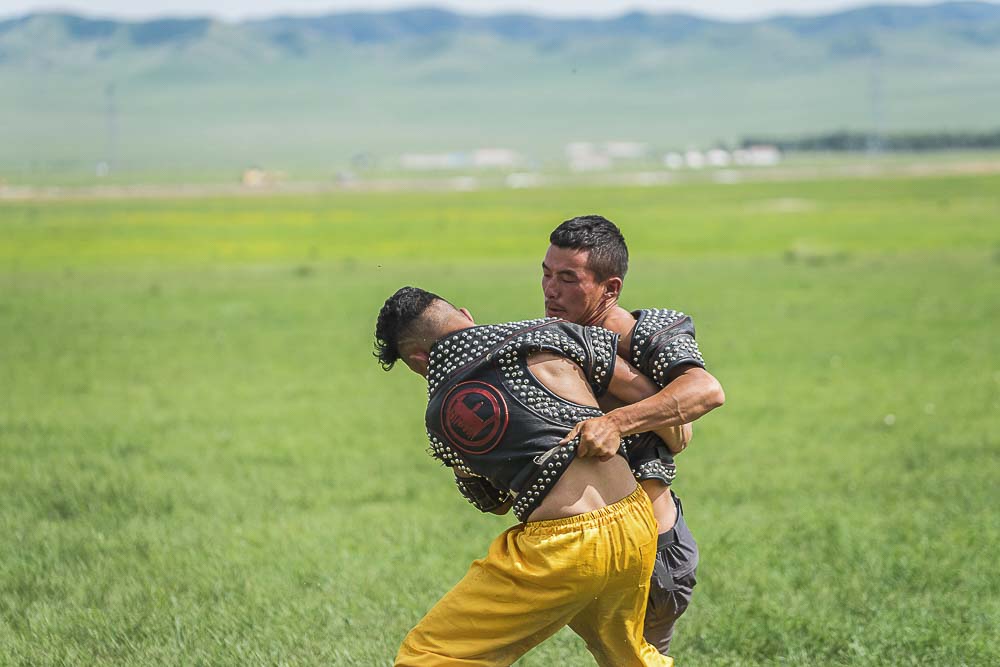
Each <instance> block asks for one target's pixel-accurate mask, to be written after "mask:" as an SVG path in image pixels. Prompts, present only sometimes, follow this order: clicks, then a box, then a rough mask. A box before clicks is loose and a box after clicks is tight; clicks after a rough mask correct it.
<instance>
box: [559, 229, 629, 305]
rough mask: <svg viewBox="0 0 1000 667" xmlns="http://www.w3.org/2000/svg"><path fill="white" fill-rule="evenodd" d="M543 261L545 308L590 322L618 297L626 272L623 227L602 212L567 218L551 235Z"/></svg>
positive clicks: (626, 263) (626, 255)
mask: <svg viewBox="0 0 1000 667" xmlns="http://www.w3.org/2000/svg"><path fill="white" fill-rule="evenodd" d="M549 242H550V244H551V245H550V246H549V249H548V252H546V253H545V260H544V261H543V262H542V292H543V294H544V295H545V314H546V315H548V316H549V317H561V318H563V319H565V320H569V321H570V322H576V323H577V324H593V323H597V322H599V321H600V320H601V318H602V317H603V315H604V314H605V313H607V312H608V310H610V309H611V308H613V307H614V306H615V305H616V304H617V303H618V296H619V295H620V294H621V291H622V282H623V280H624V279H625V274H626V272H628V247H627V246H626V245H625V237H623V236H622V233H621V230H620V229H618V227H617V226H615V223H613V222H611V221H610V220H608V219H607V218H605V217H603V216H600V215H582V216H579V217H576V218H572V219H570V220H567V221H565V222H564V223H562V224H561V225H559V226H558V227H556V228H555V230H554V231H553V232H552V234H551V235H550V236H549Z"/></svg>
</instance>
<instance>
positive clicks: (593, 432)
mask: <svg viewBox="0 0 1000 667" xmlns="http://www.w3.org/2000/svg"><path fill="white" fill-rule="evenodd" d="M577 436H580V444H579V445H578V446H577V448H576V455H577V456H578V457H583V458H586V457H588V456H594V457H597V458H598V459H599V460H601V461H610V460H611V459H612V458H613V457H614V456H615V454H617V453H618V450H619V448H621V445H622V432H621V429H620V428H619V427H618V424H617V423H616V422H615V420H614V418H613V417H609V416H608V415H604V416H603V417H594V418H593V419H587V420H585V421H582V422H579V423H578V424H577V425H576V426H574V427H573V428H572V430H570V432H569V433H567V434H566V437H565V438H563V439H562V440H560V441H559V444H560V445H565V444H566V443H567V442H569V441H570V440H572V439H573V438H575V437H577Z"/></svg>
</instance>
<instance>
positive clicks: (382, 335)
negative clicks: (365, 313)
mask: <svg viewBox="0 0 1000 667" xmlns="http://www.w3.org/2000/svg"><path fill="white" fill-rule="evenodd" d="M439 299H441V297H439V296H438V295H437V294H431V293H430V292H428V291H426V290H422V289H420V288H419V287H401V288H399V289H398V290H396V293H395V294H393V295H392V296H390V297H389V298H388V299H386V300H385V303H384V304H382V310H380V311H379V313H378V322H377V323H376V324H375V352H374V353H373V354H374V355H375V356H376V357H377V358H378V362H379V364H381V366H382V369H383V370H390V369H392V366H393V364H395V363H396V361H397V360H399V358H400V354H399V341H400V339H402V338H404V337H405V336H406V334H407V330H408V329H409V328H410V326H411V325H412V324H413V322H414V320H416V319H417V318H418V317H420V316H421V315H422V314H423V312H424V311H425V310H427V307H428V306H429V305H431V303H433V302H434V301H437V300H439ZM441 300H442V301H443V299H441Z"/></svg>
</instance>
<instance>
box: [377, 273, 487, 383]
mask: <svg viewBox="0 0 1000 667" xmlns="http://www.w3.org/2000/svg"><path fill="white" fill-rule="evenodd" d="M473 324H474V322H473V321H472V316H471V315H470V314H469V311H467V310H466V309H465V308H455V306H453V305H451V304H450V303H448V302H447V301H445V300H444V299H442V298H441V297H439V296H438V295H437V294H432V293H430V292H427V291H425V290H422V289H420V288H419V287H401V288H400V289H398V290H397V291H396V293H395V294H393V295H392V296H390V297H389V298H388V299H386V301H385V303H384V304H382V310H380V311H379V314H378V323H377V324H376V325H375V356H376V357H378V361H379V363H380V364H381V365H382V368H383V369H385V370H390V369H391V368H392V367H393V364H395V363H396V361H397V360H400V359H402V361H403V363H404V364H406V365H407V366H408V367H409V369H410V370H411V371H413V372H414V373H417V374H419V375H427V359H428V356H429V353H430V350H431V346H432V345H434V343H435V342H437V340H438V339H440V338H442V337H443V336H446V335H448V334H450V333H451V332H453V331H458V330H460V329H466V328H468V327H471V326H473Z"/></svg>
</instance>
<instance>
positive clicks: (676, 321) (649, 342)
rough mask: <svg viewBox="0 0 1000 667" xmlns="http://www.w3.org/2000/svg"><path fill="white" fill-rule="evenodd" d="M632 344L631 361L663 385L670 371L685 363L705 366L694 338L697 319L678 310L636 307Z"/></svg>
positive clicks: (658, 383) (646, 374) (660, 385)
mask: <svg viewBox="0 0 1000 667" xmlns="http://www.w3.org/2000/svg"><path fill="white" fill-rule="evenodd" d="M632 316H633V317H635V319H636V322H635V326H634V327H633V328H632V347H631V348H630V350H629V362H630V363H631V364H632V365H633V366H635V367H636V368H638V369H639V371H640V372H641V373H642V374H643V375H645V376H646V377H648V378H649V379H651V380H652V381H653V382H655V383H656V384H657V385H658V386H659V387H660V388H661V389H662V388H663V387H665V386H666V384H667V381H666V378H667V375H668V374H669V372H670V371H672V370H673V369H674V368H675V367H677V366H679V365H681V364H693V365H695V366H700V367H701V368H704V367H705V360H704V359H703V358H702V356H701V352H700V351H699V350H698V343H697V342H696V341H695V339H694V322H692V321H691V318H690V317H688V316H687V315H685V314H684V313H682V312H679V311H676V310H663V309H659V308H657V309H648V310H636V311H633V313H632Z"/></svg>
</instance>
